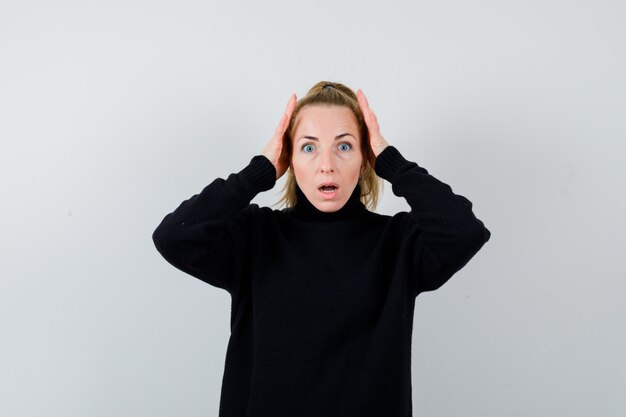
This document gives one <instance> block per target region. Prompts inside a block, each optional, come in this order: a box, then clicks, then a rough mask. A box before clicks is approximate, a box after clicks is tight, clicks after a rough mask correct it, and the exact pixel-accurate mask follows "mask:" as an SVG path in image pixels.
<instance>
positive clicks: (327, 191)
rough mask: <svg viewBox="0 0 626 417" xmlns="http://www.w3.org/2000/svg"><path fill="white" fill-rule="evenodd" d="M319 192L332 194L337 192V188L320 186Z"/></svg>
mask: <svg viewBox="0 0 626 417" xmlns="http://www.w3.org/2000/svg"><path fill="white" fill-rule="evenodd" d="M319 190H320V191H321V192H323V193H328V194H331V193H334V192H335V191H337V187H335V186H334V185H322V186H321V187H320V188H319Z"/></svg>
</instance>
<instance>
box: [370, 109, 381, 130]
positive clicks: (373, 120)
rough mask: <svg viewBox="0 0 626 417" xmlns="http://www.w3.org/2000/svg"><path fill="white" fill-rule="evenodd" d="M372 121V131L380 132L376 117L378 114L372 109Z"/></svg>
mask: <svg viewBox="0 0 626 417" xmlns="http://www.w3.org/2000/svg"><path fill="white" fill-rule="evenodd" d="M370 119H371V122H372V127H371V129H372V130H373V131H374V132H376V133H378V132H379V131H380V126H379V125H378V117H376V113H374V110H372V109H370Z"/></svg>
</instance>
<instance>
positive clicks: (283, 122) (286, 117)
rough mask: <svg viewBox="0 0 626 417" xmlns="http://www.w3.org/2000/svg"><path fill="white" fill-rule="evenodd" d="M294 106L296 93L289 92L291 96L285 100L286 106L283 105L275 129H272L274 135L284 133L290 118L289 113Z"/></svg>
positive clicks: (291, 112) (290, 113)
mask: <svg viewBox="0 0 626 417" xmlns="http://www.w3.org/2000/svg"><path fill="white" fill-rule="evenodd" d="M295 107H296V95H295V93H291V96H290V97H289V101H288V102H287V106H286V107H285V112H284V113H283V115H282V116H281V118H280V120H279V122H278V126H277V127H276V130H275V131H274V133H275V134H276V135H279V136H280V135H283V134H284V133H285V130H287V124H288V122H289V119H291V115H292V114H293V110H294V108H295Z"/></svg>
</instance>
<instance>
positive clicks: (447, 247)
mask: <svg viewBox="0 0 626 417" xmlns="http://www.w3.org/2000/svg"><path fill="white" fill-rule="evenodd" d="M375 170H376V173H377V174H378V175H379V176H380V177H382V178H384V179H386V180H387V181H389V182H391V184H392V190H393V193H394V194H395V195H397V196H399V197H404V198H405V199H406V201H407V202H408V203H409V205H410V206H411V211H410V212H409V213H408V214H407V215H406V216H405V218H404V219H403V222H404V225H403V227H402V229H403V231H404V232H403V233H406V235H405V236H407V237H408V239H410V244H412V245H413V249H412V253H413V254H414V258H413V261H412V262H413V266H414V268H415V271H416V276H417V277H418V282H417V293H416V294H415V295H417V294H419V293H420V292H423V291H432V290H436V289H437V288H439V287H441V286H442V285H443V284H444V283H445V282H446V281H447V280H448V279H450V277H452V275H454V274H455V273H456V272H457V271H459V270H460V269H461V268H462V267H463V266H465V265H466V264H467V263H468V262H469V260H470V259H471V258H472V257H473V256H474V255H475V254H476V253H477V252H478V250H479V249H480V248H481V247H482V246H483V245H484V244H485V243H486V242H487V241H488V240H489V238H490V237H491V232H490V231H489V230H488V229H487V228H486V227H485V225H484V224H483V222H482V221H480V220H479V219H477V218H476V216H475V215H474V213H473V212H472V203H471V202H470V201H469V200H468V199H467V198H465V197H463V196H461V195H457V194H454V192H452V189H451V188H450V186H449V185H447V184H445V183H443V182H441V181H439V180H438V179H437V178H435V177H433V176H432V175H430V174H429V173H428V171H427V170H426V169H424V168H422V167H420V166H418V165H417V164H416V163H415V162H411V161H408V160H406V159H405V158H404V157H403V156H402V155H401V154H400V152H399V151H398V150H397V149H396V148H395V147H393V146H387V147H386V148H385V149H384V151H382V152H381V153H380V154H379V155H378V157H377V158H376V164H375ZM405 214H406V213H405Z"/></svg>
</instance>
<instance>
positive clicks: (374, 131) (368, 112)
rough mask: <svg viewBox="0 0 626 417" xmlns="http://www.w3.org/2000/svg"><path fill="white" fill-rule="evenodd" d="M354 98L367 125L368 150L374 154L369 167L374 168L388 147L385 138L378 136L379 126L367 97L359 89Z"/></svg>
mask: <svg viewBox="0 0 626 417" xmlns="http://www.w3.org/2000/svg"><path fill="white" fill-rule="evenodd" d="M356 96H357V99H358V101H359V105H360V106H361V112H363V118H364V119H365V124H366V125H367V130H368V132H369V136H370V148H371V150H372V152H373V154H374V159H373V160H371V161H370V165H372V166H374V163H375V162H376V158H377V157H378V155H380V153H381V152H382V151H383V150H385V148H386V147H387V146H389V143H387V141H386V140H385V138H384V137H383V136H382V135H381V134H380V126H379V125H378V119H377V118H376V114H374V111H373V110H372V109H370V107H369V103H368V102H367V97H365V94H363V91H362V90H361V89H360V88H359V89H358V90H357V92H356Z"/></svg>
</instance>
